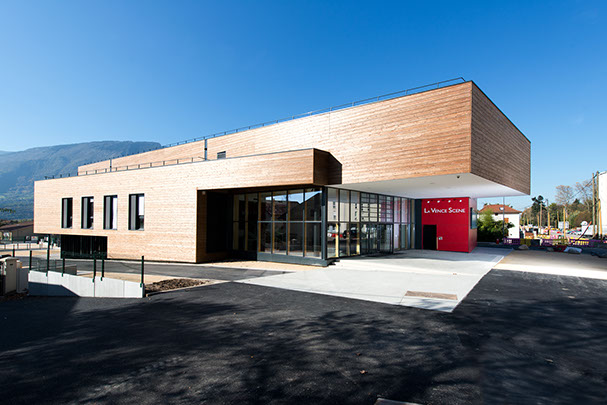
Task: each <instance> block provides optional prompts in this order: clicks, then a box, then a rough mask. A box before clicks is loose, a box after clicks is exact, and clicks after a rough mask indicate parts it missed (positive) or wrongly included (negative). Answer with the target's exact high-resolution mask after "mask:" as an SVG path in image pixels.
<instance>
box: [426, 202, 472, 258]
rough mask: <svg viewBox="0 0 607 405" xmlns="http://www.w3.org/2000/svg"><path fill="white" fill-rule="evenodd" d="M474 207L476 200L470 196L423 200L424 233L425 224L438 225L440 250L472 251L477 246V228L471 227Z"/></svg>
mask: <svg viewBox="0 0 607 405" xmlns="http://www.w3.org/2000/svg"><path fill="white" fill-rule="evenodd" d="M472 208H476V200H475V199H471V198H468V197H457V198H434V199H429V200H422V233H423V229H424V228H423V225H436V236H437V239H438V241H437V248H438V250H448V251H452V252H471V251H472V250H473V249H474V248H475V247H476V229H472V230H471V229H470V209H472ZM422 241H423V235H422ZM422 248H423V246H422Z"/></svg>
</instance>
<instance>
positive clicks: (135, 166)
mask: <svg viewBox="0 0 607 405" xmlns="http://www.w3.org/2000/svg"><path fill="white" fill-rule="evenodd" d="M465 82H466V80H465V79H464V78H463V77H457V78H455V79H449V80H443V81H441V82H436V83H431V84H426V85H423V86H418V87H413V88H410V89H406V90H401V91H395V92H393V93H388V94H383V95H381V96H375V97H370V98H366V99H364V100H358V101H352V102H350V103H346V104H341V105H337V106H333V107H328V108H323V109H320V110H314V111H309V112H306V113H302V114H297V115H291V116H289V117H286V118H281V119H277V120H272V121H266V122H262V123H259V124H253V125H248V126H244V127H240V128H236V129H231V130H228V131H223V132H217V133H214V134H211V135H205V136H201V137H198V138H192V139H186V140H185V141H180V142H175V143H170V144H167V145H163V146H161V147H160V148H158V149H150V150H148V151H145V152H150V151H154V150H160V149H165V148H170V147H173V146H179V145H185V144H188V143H192V142H199V141H204V140H207V139H212V138H218V137H220V136H225V135H231V134H235V133H238V132H243V131H248V130H250V129H255V128H262V127H267V126H270V125H275V124H280V123H281V122H286V121H292V120H295V119H298V118H304V117H309V116H312V115H319V114H324V113H328V112H333V111H338V110H343V109H346V108H351V107H356V106H360V105H364V104H371V103H376V102H379V101H385V100H391V99H394V98H398V97H404V96H410V95H413V94H419V93H423V92H426V91H430V90H435V89H439V88H442V87H449V86H453V85H455V84H461V83H465ZM145 152H137V153H133V154H132V155H122V156H118V157H112V158H108V159H102V160H98V161H95V162H89V163H86V164H83V165H82V166H86V165H90V164H93V163H98V162H104V161H106V160H107V161H111V160H114V159H119V158H122V157H126V156H133V155H138V154H140V153H145ZM196 159H199V160H196ZM204 160H206V159H204V158H201V157H190V158H181V159H171V160H166V161H157V162H147V163H138V164H131V165H125V166H117V167H110V168H104V169H93V170H86V171H83V172H78V173H76V174H70V173H67V174H58V175H53V176H44V179H45V180H48V179H58V178H63V177H72V176H83V175H89V174H99V173H108V172H115V171H121V170H135V169H144V168H149V167H156V166H168V165H173V164H181V163H194V162H195V161H204ZM175 161H176V162H175ZM170 162H175V163H170ZM180 162H181V163H180Z"/></svg>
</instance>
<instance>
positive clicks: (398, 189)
mask: <svg viewBox="0 0 607 405" xmlns="http://www.w3.org/2000/svg"><path fill="white" fill-rule="evenodd" d="M331 187H336V188H345V189H350V190H359V191H364V192H368V193H377V194H388V195H395V196H400V197H407V198H441V197H472V198H489V197H513V196H522V195H526V194H525V193H523V192H521V191H518V190H515V189H512V188H510V187H507V186H504V185H502V184H499V183H496V182H493V181H491V180H487V179H485V178H483V177H480V176H477V175H475V174H472V173H460V174H446V175H440V176H424V177H413V178H408V179H398V180H385V181H372V182H365V183H350V184H333V185H331Z"/></svg>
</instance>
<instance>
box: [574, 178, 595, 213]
mask: <svg viewBox="0 0 607 405" xmlns="http://www.w3.org/2000/svg"><path fill="white" fill-rule="evenodd" d="M574 187H575V192H576V194H577V195H578V198H579V199H580V202H581V203H582V204H584V205H585V207H586V209H587V210H588V211H591V210H592V180H584V181H582V182H581V183H580V182H577V183H575V186H574Z"/></svg>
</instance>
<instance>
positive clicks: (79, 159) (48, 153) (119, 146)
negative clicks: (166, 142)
mask: <svg viewBox="0 0 607 405" xmlns="http://www.w3.org/2000/svg"><path fill="white" fill-rule="evenodd" d="M160 146H161V145H160V144H159V143H157V142H130V141H127V142H118V141H102V142H87V143H76V144H72V145H57V146H48V147H40V148H31V149H27V150H24V151H21V152H2V151H0V207H3V208H10V209H12V210H14V211H15V212H14V213H0V219H26V218H33V217H34V181H35V180H41V179H44V176H54V175H59V174H67V173H71V174H75V173H76V171H77V168H78V166H81V165H84V164H87V163H91V162H96V161H99V160H106V159H109V158H112V157H117V156H124V155H131V154H134V153H140V152H144V151H147V150H151V149H158V148H159V147H160Z"/></svg>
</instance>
